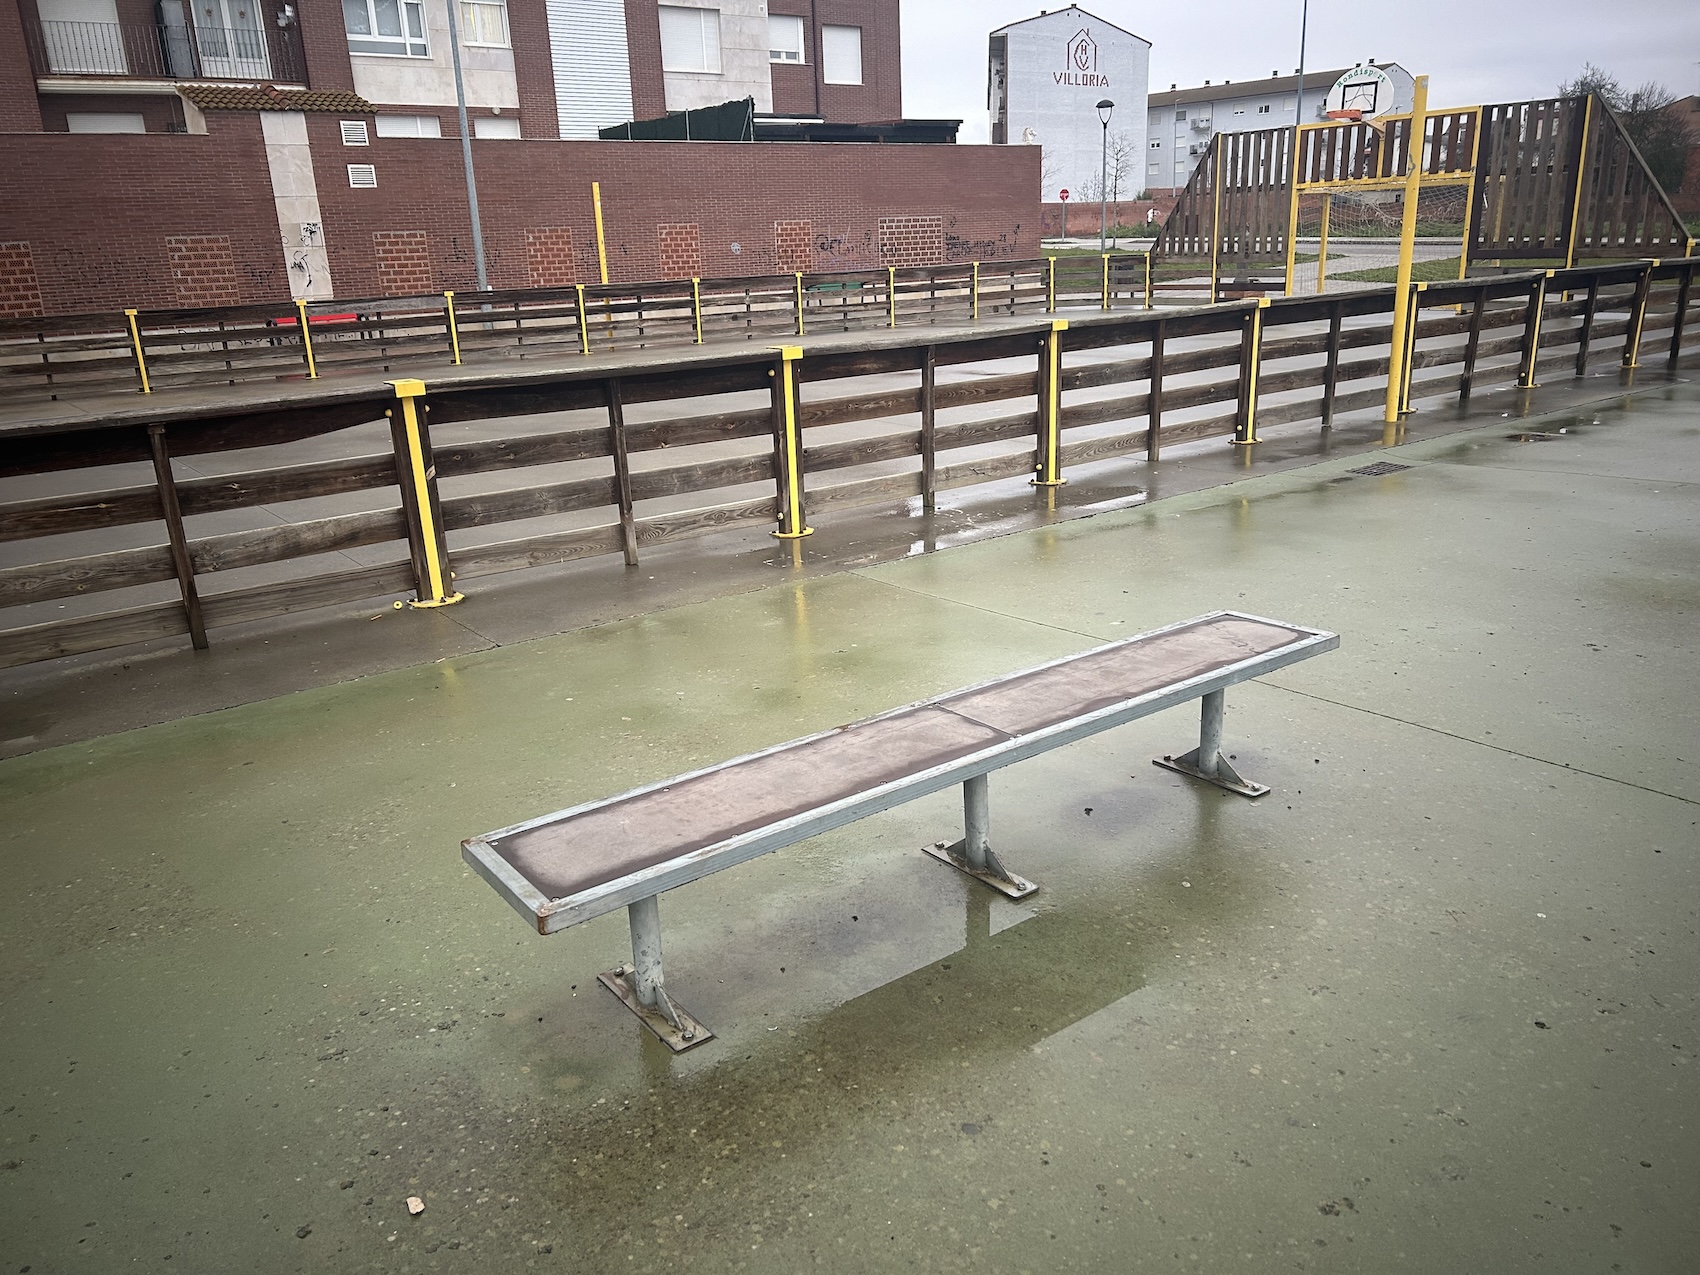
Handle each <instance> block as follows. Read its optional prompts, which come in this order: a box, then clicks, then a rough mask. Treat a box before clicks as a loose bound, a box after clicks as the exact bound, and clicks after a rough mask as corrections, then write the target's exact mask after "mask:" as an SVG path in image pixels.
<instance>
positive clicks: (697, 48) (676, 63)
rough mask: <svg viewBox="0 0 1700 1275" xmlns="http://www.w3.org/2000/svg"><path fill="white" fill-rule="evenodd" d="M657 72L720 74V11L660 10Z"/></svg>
mask: <svg viewBox="0 0 1700 1275" xmlns="http://www.w3.org/2000/svg"><path fill="white" fill-rule="evenodd" d="M661 69H662V70H663V71H690V72H694V73H696V74H699V75H719V74H720V10H719V9H686V8H683V7H682V6H680V5H674V4H664V5H662V6H661Z"/></svg>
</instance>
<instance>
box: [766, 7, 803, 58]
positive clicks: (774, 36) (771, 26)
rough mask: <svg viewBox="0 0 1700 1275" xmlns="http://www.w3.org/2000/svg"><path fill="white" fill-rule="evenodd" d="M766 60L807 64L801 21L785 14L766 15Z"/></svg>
mask: <svg viewBox="0 0 1700 1275" xmlns="http://www.w3.org/2000/svg"><path fill="white" fill-rule="evenodd" d="M767 60H768V61H769V62H807V61H808V60H809V59H808V56H807V55H806V54H805V53H804V52H803V20H802V19H801V18H794V17H792V16H791V15H789V14H785V13H770V14H768V15H767Z"/></svg>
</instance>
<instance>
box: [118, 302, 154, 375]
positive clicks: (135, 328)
mask: <svg viewBox="0 0 1700 1275" xmlns="http://www.w3.org/2000/svg"><path fill="white" fill-rule="evenodd" d="M124 317H125V318H126V319H128V320H129V323H130V348H131V349H132V350H134V351H135V352H136V372H137V374H138V375H139V376H140V377H141V378H142V393H144V394H152V393H153V386H152V385H150V384H148V359H147V355H145V354H143V353H142V329H141V326H140V325H139V324H138V323H137V322H136V312H135V311H134V310H126V311H124Z"/></svg>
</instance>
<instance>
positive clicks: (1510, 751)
mask: <svg viewBox="0 0 1700 1275" xmlns="http://www.w3.org/2000/svg"><path fill="white" fill-rule="evenodd" d="M1253 684H1254V685H1262V686H1268V687H1270V688H1272V689H1274V690H1277V691H1285V692H1286V693H1287V694H1289V695H1302V696H1303V697H1304V698H1305V699H1313V700H1316V701H1318V702H1319V703H1323V704H1332V705H1334V707H1336V708H1344V709H1348V710H1350V711H1351V712H1354V713H1364V714H1367V715H1368V716H1370V717H1379V718H1381V719H1382V720H1383V721H1389V722H1397V723H1398V724H1399V725H1401V726H1409V727H1411V728H1412V729H1413V730H1421V731H1428V732H1429V733H1430V734H1433V735H1444V736H1445V737H1446V738H1447V739H1456V740H1458V741H1459V742H1460V743H1463V744H1474V745H1476V746H1477V747H1478V748H1490V749H1492V750H1493V751H1494V752H1496V753H1504V754H1506V755H1507V756H1510V757H1521V758H1522V759H1523V760H1525V761H1532V762H1536V763H1538V764H1540V765H1542V766H1556V767H1558V768H1559V769H1560V770H1568V771H1570V772H1571V773H1572V774H1575V775H1587V776H1589V777H1591V778H1593V779H1602V780H1604V781H1605V782H1606V783H1608V784H1621V785H1622V786H1623V787H1625V788H1634V789H1636V790H1637V791H1639V792H1645V793H1651V794H1652V795H1653V796H1655V797H1669V798H1670V799H1671V800H1672V801H1680V802H1683V803H1684V804H1686V805H1690V806H1700V801H1697V800H1695V799H1694V798H1693V797H1684V796H1683V795H1682V794H1681V793H1675V792H1666V791H1664V789H1662V788H1649V787H1647V785H1646V784H1638V783H1635V782H1634V781H1633V780H1629V779H1619V778H1617V776H1615V775H1602V774H1601V773H1600V772H1599V771H1597V770H1586V769H1584V768H1583V767H1581V766H1572V765H1570V763H1568V762H1562V761H1553V760H1552V758H1550V757H1537V756H1535V755H1534V754H1533V753H1524V752H1519V751H1518V750H1517V749H1515V748H1507V747H1506V746H1505V745H1503V744H1490V743H1488V742H1487V741H1486V740H1482V739H1471V738H1470V737H1469V736H1468V735H1459V734H1457V733H1456V732H1454V731H1449V730H1443V729H1441V728H1440V727H1439V726H1429V725H1427V724H1426V723H1423V722H1413V721H1411V720H1410V719H1408V718H1404V717H1395V716H1394V715H1393V714H1392V713H1379V712H1377V711H1376V710H1375V709H1373V708H1364V707H1363V706H1362V705H1360V704H1348V703H1346V702H1345V701H1344V700H1337V699H1329V698H1328V696H1326V695H1318V694H1316V692H1314V691H1301V690H1299V689H1298V688H1297V687H1292V686H1282V685H1281V684H1280V683H1279V682H1270V681H1267V680H1265V679H1264V678H1254V679H1253Z"/></svg>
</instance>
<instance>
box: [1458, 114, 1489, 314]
mask: <svg viewBox="0 0 1700 1275" xmlns="http://www.w3.org/2000/svg"><path fill="white" fill-rule="evenodd" d="M1481 157H1482V111H1481V108H1480V107H1477V108H1476V119H1475V123H1474V124H1473V125H1472V126H1471V128H1470V172H1471V174H1472V175H1474V173H1475V171H1476V165H1477V164H1478V163H1480V162H1481ZM1465 196H1466V197H1465V199H1464V237H1463V238H1462V239H1461V240H1459V243H1458V281H1459V282H1460V283H1462V282H1463V281H1464V280H1465V279H1466V278H1468V277H1469V273H1470V236H1471V235H1472V234H1474V232H1475V228H1476V200H1475V183H1474V182H1473V181H1472V182H1471V184H1470V185H1469V186H1468V187H1466V188H1465ZM1452 313H1454V314H1463V313H1464V307H1463V306H1462V305H1455V306H1453V307H1452Z"/></svg>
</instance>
